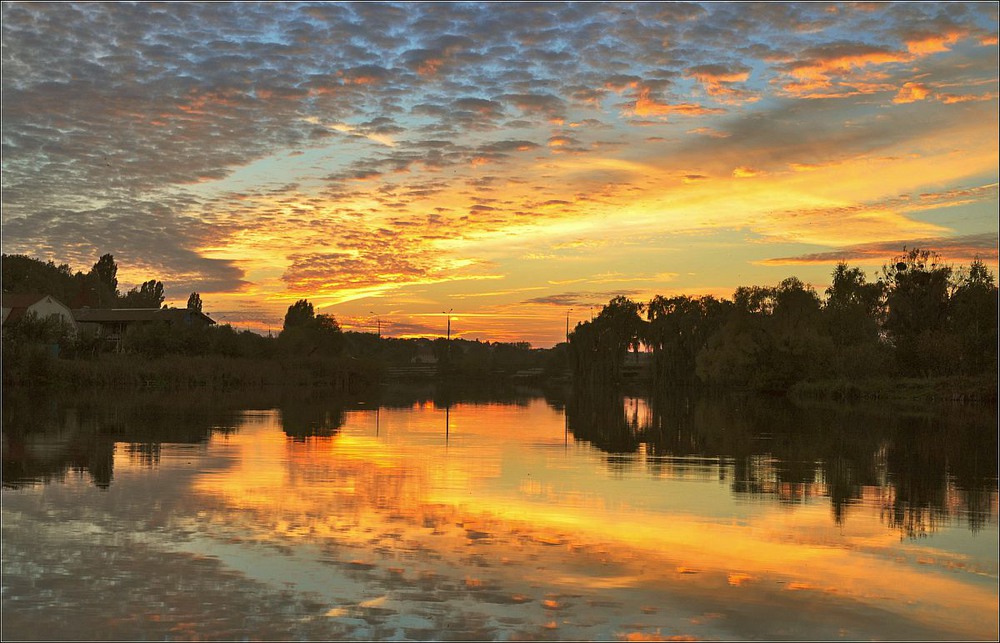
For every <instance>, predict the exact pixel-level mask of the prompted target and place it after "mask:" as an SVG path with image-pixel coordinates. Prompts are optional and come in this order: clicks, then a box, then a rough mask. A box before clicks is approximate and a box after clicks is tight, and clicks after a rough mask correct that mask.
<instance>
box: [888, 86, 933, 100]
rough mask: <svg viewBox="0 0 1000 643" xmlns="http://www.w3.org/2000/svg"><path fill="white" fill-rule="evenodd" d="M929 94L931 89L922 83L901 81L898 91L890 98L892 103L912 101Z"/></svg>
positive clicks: (921, 98) (922, 98)
mask: <svg viewBox="0 0 1000 643" xmlns="http://www.w3.org/2000/svg"><path fill="white" fill-rule="evenodd" d="M930 95H931V89H930V87H928V86H927V85H925V84H923V83H903V86H902V87H901V88H900V90H899V93H898V94H896V97H895V98H893V99H892V102H894V103H913V102H915V101H918V100H924V99H925V98H927V97H928V96H930Z"/></svg>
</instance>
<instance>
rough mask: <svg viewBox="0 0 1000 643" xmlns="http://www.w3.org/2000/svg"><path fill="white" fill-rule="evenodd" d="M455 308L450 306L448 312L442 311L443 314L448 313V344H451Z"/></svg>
mask: <svg viewBox="0 0 1000 643" xmlns="http://www.w3.org/2000/svg"><path fill="white" fill-rule="evenodd" d="M453 310H455V309H454V308H449V309H448V312H444V311H443V310H442V311H441V314H442V315H448V344H449V345H451V311H453Z"/></svg>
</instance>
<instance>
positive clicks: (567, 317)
mask: <svg viewBox="0 0 1000 643" xmlns="http://www.w3.org/2000/svg"><path fill="white" fill-rule="evenodd" d="M571 312H573V309H572V308H570V309H569V310H567V311H566V342H567V343H568V342H569V314H570V313H571Z"/></svg>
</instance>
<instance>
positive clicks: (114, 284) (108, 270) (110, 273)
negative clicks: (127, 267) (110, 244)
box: [90, 253, 118, 293]
mask: <svg viewBox="0 0 1000 643" xmlns="http://www.w3.org/2000/svg"><path fill="white" fill-rule="evenodd" d="M90 272H91V274H93V275H94V276H96V277H97V280H98V282H100V283H101V284H103V285H104V286H107V288H108V290H110V291H111V292H115V293H116V292H118V264H117V263H115V256H114V255H113V254H110V253H109V254H104V255H101V258H100V259H98V260H97V263H95V264H94V266H93V268H91V270H90Z"/></svg>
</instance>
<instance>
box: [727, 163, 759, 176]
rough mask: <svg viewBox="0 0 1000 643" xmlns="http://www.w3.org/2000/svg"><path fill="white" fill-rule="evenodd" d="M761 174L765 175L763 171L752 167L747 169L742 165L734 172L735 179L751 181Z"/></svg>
mask: <svg viewBox="0 0 1000 643" xmlns="http://www.w3.org/2000/svg"><path fill="white" fill-rule="evenodd" d="M761 174H763V172H762V171H761V170H758V169H755V168H752V167H745V166H742V165H741V166H740V167H738V168H736V169H735V170H733V177H735V178H737V179H749V178H752V177H755V176H760V175H761Z"/></svg>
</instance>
